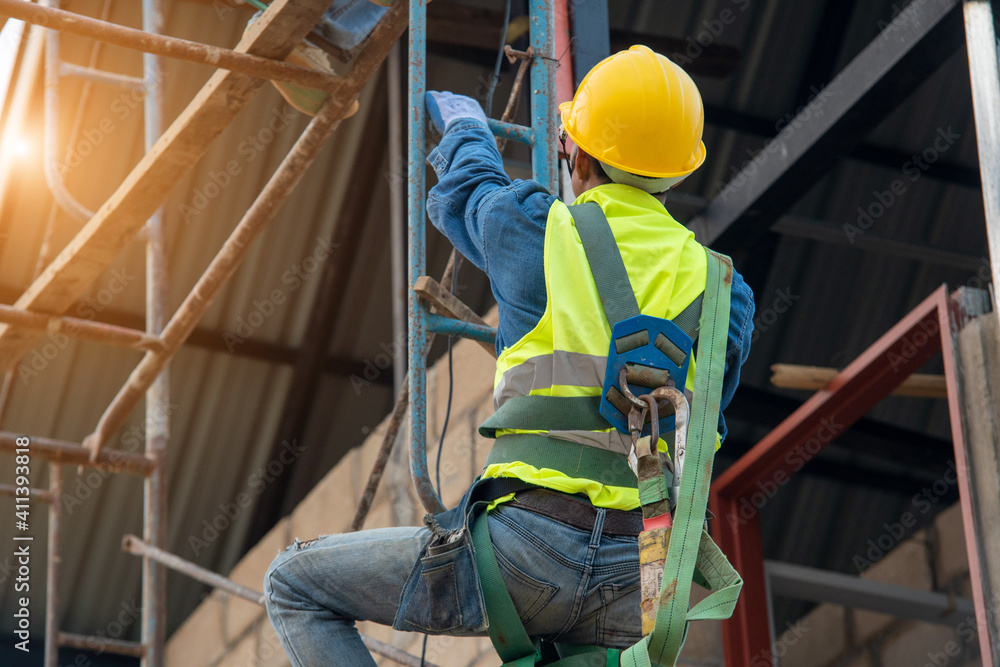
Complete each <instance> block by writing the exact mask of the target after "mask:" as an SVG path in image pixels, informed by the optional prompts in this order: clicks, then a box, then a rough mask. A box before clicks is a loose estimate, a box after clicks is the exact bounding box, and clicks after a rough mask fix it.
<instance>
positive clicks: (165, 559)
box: [122, 534, 264, 605]
mask: <svg viewBox="0 0 1000 667" xmlns="http://www.w3.org/2000/svg"><path fill="white" fill-rule="evenodd" d="M122 551H125V552H127V553H130V554H134V555H136V556H142V557H143V558H150V559H152V560H155V561H156V562H157V563H162V564H163V565H166V566H167V567H169V568H170V569H171V570H176V571H177V572H180V573H181V574H184V575H187V576H189V577H191V578H192V579H194V580H195V581H200V582H201V583H203V584H208V585H209V586H212V587H213V588H218V589H220V590H222V591H225V592H226V593H229V594H230V595H235V596H237V597H241V598H243V599H244V600H249V601H250V602H253V603H254V604H260V605H262V604H264V594H263V593H261V592H260V591H255V590H253V589H252V588H247V587H246V586H243V585H241V584H238V583H236V582H235V581H233V580H232V579H227V578H226V577H223V576H222V575H221V574H216V573H215V572H212V571H211V570H206V569H205V568H203V567H201V566H200V565H195V564H194V563H192V562H191V561H189V560H184V559H183V558H181V557H180V556H175V555H174V554H172V553H170V552H169V551H164V550H163V549H158V548H156V547H154V546H152V545H150V544H146V543H145V542H143V541H142V540H140V539H139V538H138V537H136V536H135V535H131V534H129V535H126V536H125V537H123V538H122Z"/></svg>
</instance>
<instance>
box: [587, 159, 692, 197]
mask: <svg viewBox="0 0 1000 667" xmlns="http://www.w3.org/2000/svg"><path fill="white" fill-rule="evenodd" d="M597 162H598V164H600V165H601V169H603V170H604V173H605V174H607V175H608V178H610V179H611V180H612V181H614V182H615V183H620V184H622V185H631V186H632V187H633V188H638V189H640V190H642V191H643V192H648V193H649V194H651V195H655V194H657V193H660V192H664V191H666V190H669V189H670V188H672V187H674V186H675V185H677V184H678V183H680V182H681V181H683V180H684V179H685V178H687V177H688V176H689V175H690V174H684V175H683V176H669V177H666V178H654V177H652V176H640V175H639V174H630V173H629V172H627V171H624V170H622V169H619V168H618V167H612V166H611V165H610V164H605V163H604V162H601V161H600V160H598V161H597Z"/></svg>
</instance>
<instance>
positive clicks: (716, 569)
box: [621, 251, 743, 667]
mask: <svg viewBox="0 0 1000 667" xmlns="http://www.w3.org/2000/svg"><path fill="white" fill-rule="evenodd" d="M732 275H733V274H732V263H731V262H730V260H729V258H728V257H724V256H722V255H717V254H716V253H714V252H712V251H708V279H707V285H706V288H705V300H704V304H703V308H702V316H701V327H700V333H701V339H702V340H701V345H700V346H699V348H698V356H697V369H698V370H697V372H696V373H695V385H694V400H693V405H692V406H691V421H690V424H689V426H688V438H687V453H686V454H685V459H684V471H683V474H682V476H681V488H680V502H678V504H677V510H676V512H675V514H674V525H673V529H672V530H671V533H670V544H669V545H668V547H667V557H666V562H665V564H664V569H663V585H662V588H661V589H660V600H659V607H658V609H657V612H656V625H655V627H654V628H653V631H652V632H651V633H650V634H649V635H648V636H646V637H644V638H643V640H642V641H641V642H639V643H638V644H636V645H635V646H632V647H631V648H629V649H627V650H626V651H625V652H624V653H623V654H622V659H621V664H622V665H623V667H650V666H651V665H653V664H656V665H666V666H668V667H673V665H675V664H676V662H677V656H678V655H679V654H680V651H681V647H682V646H683V645H684V639H685V636H686V633H687V621H689V620H700V619H723V618H729V617H730V616H731V615H732V613H733V607H734V606H735V605H736V599H737V597H738V595H739V590H740V588H741V587H742V585H743V582H742V580H741V579H740V577H739V574H737V573H736V571H735V570H734V569H733V567H732V566H731V565H730V564H729V562H728V561H727V560H726V558H725V556H724V555H723V554H722V552H721V551H720V550H719V548H718V547H717V546H716V545H715V543H714V542H712V540H711V538H710V537H709V536H708V535H707V533H704V531H703V530H702V525H703V523H704V521H705V510H706V508H707V505H708V482H709V480H710V478H711V474H712V460H713V458H714V457H715V433H716V430H717V428H718V423H719V410H720V402H721V397H722V377H723V372H724V370H725V364H726V340H727V336H728V332H729V297H730V288H731V285H732ZM695 567H697V568H698V570H700V571H701V572H702V574H704V575H705V579H706V580H707V582H708V584H709V585H710V588H711V590H712V591H713V593H712V594H711V595H709V596H708V597H707V598H705V599H704V600H702V601H701V602H700V603H699V604H698V605H696V606H695V607H694V608H693V609H691V610H690V611H688V602H689V599H690V593H691V579H692V577H693V576H694V572H695Z"/></svg>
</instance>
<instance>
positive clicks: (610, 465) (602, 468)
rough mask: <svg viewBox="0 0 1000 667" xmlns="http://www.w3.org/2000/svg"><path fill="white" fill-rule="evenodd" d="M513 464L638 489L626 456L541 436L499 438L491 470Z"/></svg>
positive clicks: (492, 451)
mask: <svg viewBox="0 0 1000 667" xmlns="http://www.w3.org/2000/svg"><path fill="white" fill-rule="evenodd" d="M513 461H524V462H525V463H530V464H531V465H533V466H535V467H536V468H539V469H541V468H550V469H552V470H558V471H559V472H561V473H563V474H564V475H568V476H570V477H579V478H583V479H592V480H594V481H596V482H600V483H601V484H610V485H611V486H624V487H628V488H632V489H634V488H636V478H635V473H634V472H632V469H631V468H630V467H629V465H628V458H626V456H625V455H624V454H619V453H617V452H612V451H608V450H606V449H598V448H597V447H591V446H590V445H584V444H580V443H578V442H570V441H568V440H559V439H558V438H549V437H546V436H544V435H542V434H539V433H512V434H510V435H505V436H503V437H502V438H498V439H497V441H496V442H495V443H493V447H491V448H490V453H489V456H487V457H486V465H487V466H490V465H493V464H494V463H511V462H513Z"/></svg>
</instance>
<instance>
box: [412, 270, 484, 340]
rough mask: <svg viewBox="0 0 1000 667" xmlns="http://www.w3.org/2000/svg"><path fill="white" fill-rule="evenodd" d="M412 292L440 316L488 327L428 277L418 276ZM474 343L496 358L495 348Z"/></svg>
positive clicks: (439, 284)
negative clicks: (436, 310)
mask: <svg viewBox="0 0 1000 667" xmlns="http://www.w3.org/2000/svg"><path fill="white" fill-rule="evenodd" d="M413 291H414V292H416V293H417V295H419V296H420V298H421V299H423V300H425V301H427V302H428V303H430V304H431V305H432V306H434V307H435V308H437V309H438V311H440V312H441V314H442V315H446V316H448V317H450V318H452V319H453V320H461V321H463V322H470V323H472V324H478V325H480V326H483V327H488V326H490V325H489V324H488V323H487V322H486V320H484V319H483V318H481V317H479V315H476V313H475V311H473V310H472V309H471V308H469V307H468V306H466V305H465V304H464V303H462V301H461V299H459V298H458V297H457V296H455V295H454V294H452V293H451V292H449V291H448V290H446V289H445V288H444V287H443V286H442V285H441V283H439V282H438V281H436V280H434V279H433V278H431V277H430V276H420V277H419V278H417V282H416V283H415V284H414V285H413ZM476 342H477V343H478V344H479V346H480V347H481V348H483V349H484V350H486V351H487V352H489V353H490V355H492V356H493V357H496V356H497V351H496V347H494V346H493V345H490V344H489V343H483V342H481V341H476Z"/></svg>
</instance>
